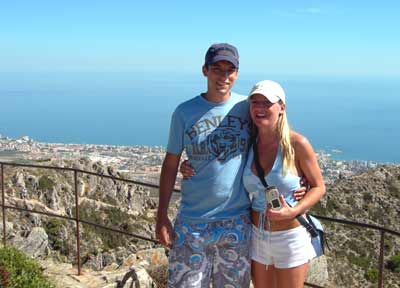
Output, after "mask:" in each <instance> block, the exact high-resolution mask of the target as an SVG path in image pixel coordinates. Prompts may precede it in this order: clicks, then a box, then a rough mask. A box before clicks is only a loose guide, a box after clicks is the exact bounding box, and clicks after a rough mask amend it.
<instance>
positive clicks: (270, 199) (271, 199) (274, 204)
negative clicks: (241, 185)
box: [265, 186, 282, 210]
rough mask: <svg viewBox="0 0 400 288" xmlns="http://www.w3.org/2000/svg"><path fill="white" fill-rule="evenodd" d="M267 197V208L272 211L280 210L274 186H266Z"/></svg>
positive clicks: (280, 206) (277, 192)
mask: <svg viewBox="0 0 400 288" xmlns="http://www.w3.org/2000/svg"><path fill="white" fill-rule="evenodd" d="M265 194H266V196H267V204H268V207H269V208H270V209H272V210H279V209H281V208H282V203H281V199H279V191H278V188H276V187H275V186H268V187H267V188H265Z"/></svg>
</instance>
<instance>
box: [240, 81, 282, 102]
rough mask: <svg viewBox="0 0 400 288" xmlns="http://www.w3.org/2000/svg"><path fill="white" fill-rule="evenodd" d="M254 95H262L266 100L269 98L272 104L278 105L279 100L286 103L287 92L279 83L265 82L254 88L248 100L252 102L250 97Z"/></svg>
mask: <svg viewBox="0 0 400 288" xmlns="http://www.w3.org/2000/svg"><path fill="white" fill-rule="evenodd" d="M254 94H261V95H263V96H264V97H265V98H267V99H268V100H269V101H270V102H271V103H276V102H278V101H279V100H282V102H283V103H286V100H285V98H286V96H285V91H283V88H282V86H281V85H279V83H277V82H275V81H271V80H263V81H260V82H258V83H257V84H256V85H254V86H253V88H252V89H251V91H250V93H249V97H248V98H247V100H250V97H251V96H253V95H254Z"/></svg>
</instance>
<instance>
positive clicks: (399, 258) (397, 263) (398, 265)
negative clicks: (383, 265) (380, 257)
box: [387, 254, 400, 273]
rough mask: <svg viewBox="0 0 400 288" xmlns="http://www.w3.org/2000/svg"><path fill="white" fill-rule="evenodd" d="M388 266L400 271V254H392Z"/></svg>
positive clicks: (394, 270)
mask: <svg viewBox="0 0 400 288" xmlns="http://www.w3.org/2000/svg"><path fill="white" fill-rule="evenodd" d="M387 267H388V269H390V270H391V271H393V272H397V273H400V254H397V255H394V256H392V257H391V258H390V260H389V261H388V263H387Z"/></svg>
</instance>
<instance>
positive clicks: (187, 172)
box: [179, 160, 195, 180]
mask: <svg viewBox="0 0 400 288" xmlns="http://www.w3.org/2000/svg"><path fill="white" fill-rule="evenodd" d="M179 172H181V174H182V176H183V179H185V180H186V179H189V178H190V177H192V176H194V175H195V172H194V169H193V168H192V166H190V164H189V161H188V160H185V161H183V162H182V163H181V166H180V167H179Z"/></svg>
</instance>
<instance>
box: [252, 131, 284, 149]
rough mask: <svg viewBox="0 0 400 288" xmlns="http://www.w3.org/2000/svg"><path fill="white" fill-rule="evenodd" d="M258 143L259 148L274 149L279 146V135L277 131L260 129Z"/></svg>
mask: <svg viewBox="0 0 400 288" xmlns="http://www.w3.org/2000/svg"><path fill="white" fill-rule="evenodd" d="M257 143H258V145H259V146H267V147H268V148H273V147H276V146H278V144H279V135H278V131H277V130H270V129H259V130H258V137H257Z"/></svg>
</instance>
